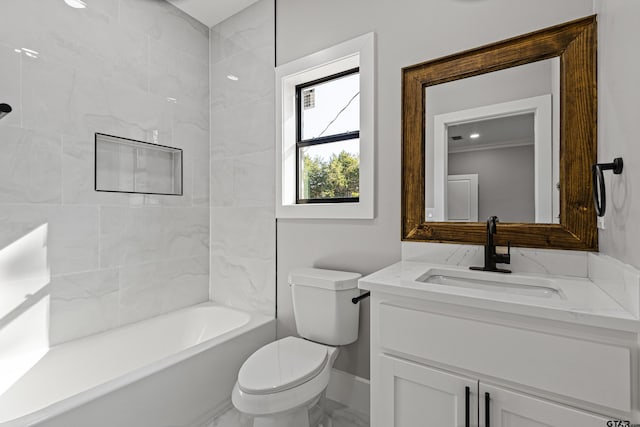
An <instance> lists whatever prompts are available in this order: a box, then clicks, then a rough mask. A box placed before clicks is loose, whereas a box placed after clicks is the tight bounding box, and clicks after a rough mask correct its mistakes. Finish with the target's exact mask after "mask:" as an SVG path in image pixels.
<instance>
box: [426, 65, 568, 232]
mask: <svg viewBox="0 0 640 427" xmlns="http://www.w3.org/2000/svg"><path fill="white" fill-rule="evenodd" d="M559 76H560V65H559V60H558V58H557V57H556V58H552V59H548V60H545V61H539V62H534V63H530V64H526V65H522V66H519V67H513V68H508V69H504V70H500V71H496V72H492V73H487V74H482V75H478V76H474V77H471V78H466V79H461V80H455V81H452V82H448V83H444V84H440V85H435V86H428V87H427V88H426V89H425V100H426V105H425V106H426V117H425V123H426V126H425V128H426V135H425V139H426V141H425V150H426V156H425V157H426V159H427V164H426V165H425V181H426V182H425V184H426V185H425V202H426V220H427V221H457V222H478V221H484V220H485V219H486V218H488V217H489V216H492V215H497V216H498V217H500V220H501V221H502V222H517V223H556V224H557V223H559V212H560V192H559V190H558V187H557V183H558V181H559V174H560V173H559V148H560V147H559V145H560V144H559V140H560V124H559V120H560V119H559V111H560V108H559V102H560V96H559V91H560V78H559Z"/></svg>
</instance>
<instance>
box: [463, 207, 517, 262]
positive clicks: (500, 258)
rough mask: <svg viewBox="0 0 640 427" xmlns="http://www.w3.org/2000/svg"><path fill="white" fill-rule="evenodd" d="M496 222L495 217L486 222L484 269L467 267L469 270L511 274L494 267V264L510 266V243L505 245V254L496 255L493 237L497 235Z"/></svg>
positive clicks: (496, 218)
mask: <svg viewBox="0 0 640 427" xmlns="http://www.w3.org/2000/svg"><path fill="white" fill-rule="evenodd" d="M498 222H499V220H498V217H497V216H492V217H490V218H489V219H488V220H487V243H485V245H484V267H469V268H470V269H471V270H480V271H494V272H496V273H511V270H507V269H505V268H498V267H496V264H511V242H508V243H507V245H508V246H507V253H506V254H498V253H496V246H495V244H494V243H493V235H494V234H496V233H497V230H496V224H497V223H498Z"/></svg>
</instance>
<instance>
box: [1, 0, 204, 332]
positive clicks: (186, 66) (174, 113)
mask: <svg viewBox="0 0 640 427" xmlns="http://www.w3.org/2000/svg"><path fill="white" fill-rule="evenodd" d="M86 3H87V8H86V9H72V8H70V7H68V6H67V5H66V4H65V2H63V1H42V0H6V1H3V2H2V13H0V64H2V65H1V66H0V102H7V103H10V104H11V105H12V106H13V108H14V111H13V112H12V113H11V114H10V115H8V116H7V117H5V118H4V119H3V120H2V121H0V142H1V145H2V152H1V154H0V301H2V302H1V303H0V325H1V326H7V325H9V326H7V328H10V327H11V325H12V324H13V325H17V324H19V322H20V320H21V318H25V317H26V316H28V312H29V310H30V307H31V306H32V305H33V304H36V303H38V304H39V303H41V302H45V304H46V303H47V301H48V304H49V307H48V311H47V312H46V313H48V314H47V316H46V318H45V319H42V323H41V325H40V326H41V327H43V328H45V333H48V334H49V336H50V340H51V343H52V344H55V343H58V342H61V341H65V340H69V339H72V338H76V337H79V336H83V335H87V334H91V333H95V332H98V331H101V330H105V329H109V328H112V327H116V326H118V325H122V324H126V323H130V322H133V321H137V320H140V319H144V318H147V317H151V316H155V315H158V314H160V313H163V312H167V311H170V310H175V309H177V308H179V307H183V306H187V305H192V304H195V303H198V302H201V301H205V300H207V299H208V281H209V280H208V277H209V263H208V251H209V239H208V236H209V182H208V175H209V163H208V157H209V117H208V114H207V112H208V104H209V86H208V79H207V76H208V73H209V67H208V61H209V58H208V43H209V41H208V31H207V28H206V27H205V26H204V25H202V24H201V23H199V22H197V21H196V20H194V19H193V18H191V17H189V16H187V15H186V14H184V13H183V12H181V11H179V10H178V9H176V8H175V7H174V6H171V5H169V4H168V3H165V2H160V1H151V0H92V1H87V2H86ZM23 48H26V49H29V51H26V50H24V49H23ZM33 52H37V53H33ZM94 132H101V133H106V134H112V135H118V136H122V137H126V138H132V139H138V140H142V141H147V142H156V143H159V144H163V145H169V146H174V147H178V148H183V149H184V196H181V197H176V196H144V195H126V194H114V193H96V192H94V190H93V185H94V170H93V162H94V154H93V147H94ZM29 283H30V284H29ZM25 313H26V314H25ZM0 329H2V328H0ZM5 332H6V329H5ZM31 333H39V332H36V331H33V330H27V331H22V335H21V336H26V335H28V334H31Z"/></svg>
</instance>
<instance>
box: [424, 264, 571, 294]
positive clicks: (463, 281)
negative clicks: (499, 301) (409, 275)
mask: <svg viewBox="0 0 640 427" xmlns="http://www.w3.org/2000/svg"><path fill="white" fill-rule="evenodd" d="M416 280H417V281H418V282H422V283H433V284H436V285H443V286H452V287H457V288H466V289H478V290H484V291H489V292H496V293H506V294H512V295H524V296H530V297H538V298H557V299H565V297H564V295H563V293H562V291H561V290H560V289H559V288H557V287H556V286H554V285H553V283H552V281H551V280H547V279H542V278H537V277H523V276H513V275H507V274H500V273H486V272H473V271H464V270H453V269H440V268H431V269H429V270H427V272H426V273H424V274H423V275H422V276H420V277H418V278H417V279H416Z"/></svg>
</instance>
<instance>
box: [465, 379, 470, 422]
mask: <svg viewBox="0 0 640 427" xmlns="http://www.w3.org/2000/svg"><path fill="white" fill-rule="evenodd" d="M470 394H471V389H470V388H469V387H465V388H464V427H471V425H470V424H469V421H470V414H469V395H470Z"/></svg>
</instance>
